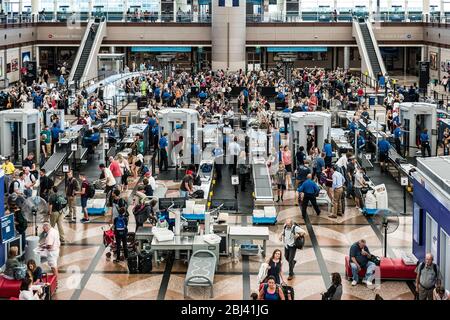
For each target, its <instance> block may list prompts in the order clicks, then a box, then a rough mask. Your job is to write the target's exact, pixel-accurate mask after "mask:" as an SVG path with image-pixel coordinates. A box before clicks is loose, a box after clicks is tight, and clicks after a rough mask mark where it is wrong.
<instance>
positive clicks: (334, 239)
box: [44, 185, 413, 300]
mask: <svg viewBox="0 0 450 320" xmlns="http://www.w3.org/2000/svg"><path fill="white" fill-rule="evenodd" d="M131 186H132V185H131ZM129 193H131V191H129ZM293 199H294V192H293V191H288V194H287V195H286V197H285V201H284V203H282V204H281V205H279V206H278V210H279V216H278V223H277V225H274V226H269V229H270V239H269V241H268V243H267V248H268V253H269V254H270V253H271V252H272V251H273V250H274V249H276V248H282V244H281V243H280V241H279V234H280V232H281V230H282V228H283V223H284V221H285V220H286V219H287V218H293V219H294V220H295V221H296V222H297V223H299V224H300V225H301V226H302V227H303V228H304V229H305V230H307V229H308V228H307V226H306V222H305V220H304V219H303V218H302V217H301V215H300V212H299V208H298V207H297V206H295V205H294V203H293ZM347 205H348V208H347V210H346V214H345V216H344V217H340V218H338V219H330V218H328V217H327V212H326V210H327V209H326V207H322V212H323V213H322V214H321V215H320V216H316V214H315V213H314V211H313V210H312V208H309V209H308V224H309V226H310V229H309V230H312V232H313V233H314V239H315V240H314V241H315V243H313V242H312V241H311V238H312V237H311V234H308V236H307V237H306V244H305V248H304V249H303V250H301V251H297V256H296V260H297V261H298V263H297V264H296V266H295V273H296V277H295V278H294V279H293V280H292V281H290V283H289V284H290V285H291V286H293V287H294V289H295V292H296V299H320V293H321V292H323V291H324V290H325V289H326V285H327V283H329V279H328V278H329V275H330V274H331V273H332V272H339V273H341V275H342V276H343V277H344V257H345V255H347V254H348V249H349V247H350V245H351V244H352V243H354V242H355V241H357V240H359V239H361V238H364V239H366V240H367V242H368V246H369V248H370V249H371V250H372V251H373V252H374V253H376V254H377V255H381V254H382V243H381V241H380V239H379V235H378V234H377V233H376V232H375V231H374V228H373V227H372V226H371V225H370V224H369V222H368V220H367V219H366V218H365V217H364V216H362V215H361V214H360V213H359V211H358V210H356V209H355V208H354V205H353V203H352V201H349V202H348V204H347ZM131 217H132V215H131ZM243 219H245V220H246V221H250V220H249V218H248V217H245V216H233V217H232V218H231V219H230V220H231V223H234V224H241V223H242V221H243ZM132 220H133V218H131V222H130V226H131V229H132V230H133V229H134V225H133V224H134V221H132ZM108 221H109V217H108V216H105V217H95V218H93V223H91V224H85V225H83V224H80V223H76V224H65V225H64V229H65V232H66V238H67V240H68V242H69V244H68V245H66V246H63V247H62V249H61V257H60V260H59V265H60V269H61V277H60V282H59V287H58V291H57V294H56V296H55V299H72V298H77V299H99V300H104V299H119V300H122V299H147V300H153V299H157V298H158V297H159V298H164V299H168V300H171V299H183V281H184V277H185V272H186V270H187V264H185V263H184V262H183V261H174V263H173V265H172V268H171V269H170V270H166V263H165V262H163V263H161V264H160V265H156V264H154V269H153V272H152V274H148V275H143V274H138V275H134V274H128V270H127V266H126V263H125V262H120V263H113V262H112V261H111V260H108V259H106V256H105V253H106V252H107V251H108V250H109V249H108V248H107V249H104V248H103V244H102V232H103V229H104V228H106V227H108V224H107V222H108ZM410 243H411V217H410V216H406V217H401V218H400V226H399V228H398V230H397V231H396V232H395V233H393V234H390V235H389V248H390V250H391V252H393V253H394V254H397V255H398V254H400V252H401V251H410V250H411V248H410ZM318 252H320V255H321V259H319V258H318V255H317V253H318ZM99 255H100V258H99V259H96V257H98V256H99ZM322 259H323V260H322ZM321 260H322V261H321ZM263 261H264V258H262V257H261V256H254V257H249V259H248V261H243V259H242V257H239V259H237V260H233V259H232V258H230V257H221V258H220V263H219V267H218V271H217V274H216V277H215V283H214V299H224V300H226V299H248V297H249V294H250V293H251V291H254V290H256V289H257V283H256V277H257V274H258V271H259V267H260V264H261V262H263ZM321 264H322V268H321ZM44 268H47V266H46V265H45V264H44ZM244 270H246V271H245V272H244ZM324 270H325V273H324V272H323V271H324ZM283 271H284V272H285V273H286V272H287V266H285V267H284V270H283ZM165 276H166V280H164V277H165ZM246 279H247V280H246ZM248 279H249V280H248ZM164 281H166V283H165V284H164V286H163V287H164V288H165V289H164V290H163V291H164V292H161V287H162V285H163V282H164ZM246 281H247V282H248V281H249V283H248V286H247V287H248V288H249V289H244V287H245V285H244V283H245V282H246ZM343 283H344V295H343V299H351V300H358V299H373V297H374V296H375V294H376V293H381V295H382V296H383V297H384V298H386V299H413V294H412V292H411V290H410V289H409V287H408V285H407V283H406V282H395V281H385V282H382V284H381V287H380V288H375V289H373V288H372V289H369V288H367V287H365V286H363V285H358V286H356V287H352V286H350V285H349V283H348V282H347V281H346V280H344V281H343ZM209 294H210V292H209V290H208V289H205V288H189V291H188V297H187V299H203V300H204V299H210V296H209Z"/></svg>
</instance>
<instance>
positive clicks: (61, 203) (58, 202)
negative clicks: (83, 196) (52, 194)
mask: <svg viewBox="0 0 450 320" xmlns="http://www.w3.org/2000/svg"><path fill="white" fill-rule="evenodd" d="M54 206H55V211H61V210H63V209H64V208H65V207H66V206H67V200H66V198H65V197H64V196H62V195H60V194H58V195H56V199H55V205H54Z"/></svg>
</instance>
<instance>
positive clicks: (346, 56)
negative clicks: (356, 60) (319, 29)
mask: <svg viewBox="0 0 450 320" xmlns="http://www.w3.org/2000/svg"><path fill="white" fill-rule="evenodd" d="M348 69H350V47H349V46H345V47H344V70H348Z"/></svg>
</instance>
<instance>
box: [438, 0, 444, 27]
mask: <svg viewBox="0 0 450 320" xmlns="http://www.w3.org/2000/svg"><path fill="white" fill-rule="evenodd" d="M440 6H441V12H440V19H439V21H440V22H444V21H445V10H444V0H441V2H440Z"/></svg>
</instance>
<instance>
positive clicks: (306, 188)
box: [297, 174, 320, 217]
mask: <svg viewBox="0 0 450 320" xmlns="http://www.w3.org/2000/svg"><path fill="white" fill-rule="evenodd" d="M297 192H298V194H299V195H298V198H300V194H303V200H302V215H303V217H306V215H307V209H308V204H309V202H311V204H312V206H313V208H314V210H315V211H316V213H317V215H320V209H319V206H318V205H317V201H316V197H317V196H318V195H319V192H320V188H319V186H318V185H317V183H315V182H314V181H313V180H312V175H311V174H308V175H307V176H306V181H305V182H303V183H302V184H301V185H300V186H299V187H298V189H297ZM299 202H300V201H299Z"/></svg>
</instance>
